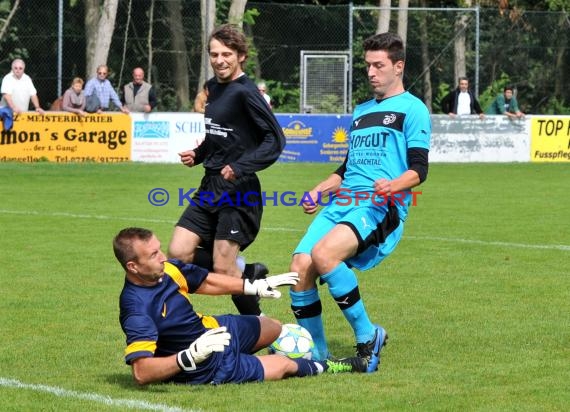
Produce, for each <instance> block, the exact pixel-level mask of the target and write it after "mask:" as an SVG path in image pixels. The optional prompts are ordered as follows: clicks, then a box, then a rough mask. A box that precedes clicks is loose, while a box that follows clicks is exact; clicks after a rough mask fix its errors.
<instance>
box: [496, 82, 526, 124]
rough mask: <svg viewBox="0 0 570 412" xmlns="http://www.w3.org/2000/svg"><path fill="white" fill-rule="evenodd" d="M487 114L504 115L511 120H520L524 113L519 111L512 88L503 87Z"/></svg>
mask: <svg viewBox="0 0 570 412" xmlns="http://www.w3.org/2000/svg"><path fill="white" fill-rule="evenodd" d="M487 114H504V115H506V116H507V117H509V118H511V119H520V118H521V117H524V113H523V112H521V111H520V109H519V104H518V102H517V98H516V97H515V95H514V87H513V86H505V88H504V89H503V93H501V94H499V95H498V96H497V97H496V98H495V100H493V103H491V106H490V107H489V109H488V110H487Z"/></svg>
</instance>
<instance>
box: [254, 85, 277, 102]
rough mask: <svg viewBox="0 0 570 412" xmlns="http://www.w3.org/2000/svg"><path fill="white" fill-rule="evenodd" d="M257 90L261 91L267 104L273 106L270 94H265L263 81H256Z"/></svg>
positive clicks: (265, 89)
mask: <svg viewBox="0 0 570 412" xmlns="http://www.w3.org/2000/svg"><path fill="white" fill-rule="evenodd" d="M257 90H259V93H261V95H262V96H263V98H264V99H265V101H266V102H267V105H268V106H269V107H270V108H273V105H272V104H271V96H270V95H268V94H267V85H266V84H265V82H259V83H257Z"/></svg>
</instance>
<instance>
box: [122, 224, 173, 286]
mask: <svg viewBox="0 0 570 412" xmlns="http://www.w3.org/2000/svg"><path fill="white" fill-rule="evenodd" d="M133 250H134V252H135V254H136V256H137V258H136V259H134V260H131V261H129V262H127V267H128V269H129V272H128V274H129V277H130V278H131V279H133V278H134V279H135V280H136V283H143V284H144V285H154V284H156V283H157V282H158V280H159V279H160V278H162V276H164V262H165V261H166V256H165V255H164V253H162V251H161V250H160V241H159V240H158V239H157V237H156V236H154V235H153V236H152V237H151V238H150V239H149V240H148V241H142V240H135V241H134V242H133Z"/></svg>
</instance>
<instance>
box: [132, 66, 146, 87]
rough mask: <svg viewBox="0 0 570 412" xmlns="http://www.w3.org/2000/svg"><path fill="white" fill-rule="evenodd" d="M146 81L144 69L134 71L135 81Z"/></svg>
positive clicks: (137, 82) (136, 82)
mask: <svg viewBox="0 0 570 412" xmlns="http://www.w3.org/2000/svg"><path fill="white" fill-rule="evenodd" d="M143 81H144V71H143V70H140V69H137V70H134V71H133V83H135V84H142V82H143Z"/></svg>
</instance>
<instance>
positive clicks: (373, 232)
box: [293, 203, 404, 270]
mask: <svg viewBox="0 0 570 412" xmlns="http://www.w3.org/2000/svg"><path fill="white" fill-rule="evenodd" d="M338 224H344V225H347V226H349V227H350V228H351V229H352V231H353V232H354V234H355V235H356V237H357V238H358V250H357V252H356V255H354V256H352V257H351V258H349V259H347V260H346V264H347V265H349V266H352V267H355V268H357V269H359V270H367V269H371V268H373V267H375V266H376V265H378V264H379V263H380V262H382V260H384V259H385V258H386V257H387V256H388V255H389V254H390V253H392V251H393V250H394V249H395V248H396V246H397V245H398V243H399V242H400V239H401V237H402V234H403V232H404V222H403V221H401V220H400V217H399V216H398V210H397V208H396V207H395V206H388V207H379V206H378V205H374V204H370V205H362V206H358V207H348V206H343V205H339V204H336V203H332V204H331V205H329V206H327V207H325V208H324V209H323V210H322V211H321V212H320V213H319V214H318V215H317V216H316V217H315V219H314V220H313V222H312V223H311V224H310V225H309V227H308V228H307V232H306V233H305V235H304V236H303V238H302V239H301V241H300V242H299V244H298V245H297V248H296V249H295V251H294V252H293V254H296V253H305V254H308V255H310V254H311V251H312V250H313V247H314V246H315V245H316V244H317V243H318V242H319V241H320V240H321V239H322V238H323V237H324V236H325V235H326V234H327V233H328V232H330V231H331V229H332V228H334V227H335V226H336V225H338Z"/></svg>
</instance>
